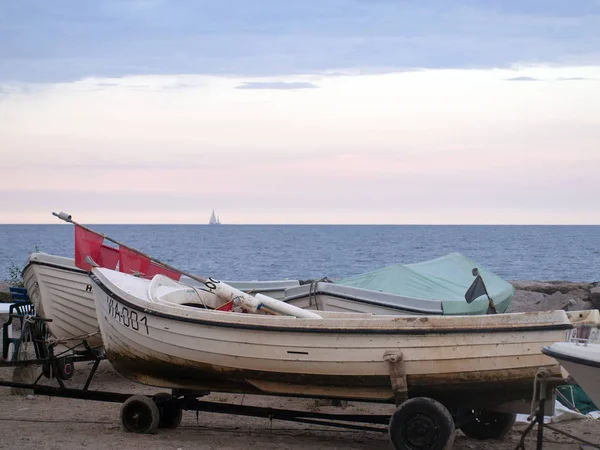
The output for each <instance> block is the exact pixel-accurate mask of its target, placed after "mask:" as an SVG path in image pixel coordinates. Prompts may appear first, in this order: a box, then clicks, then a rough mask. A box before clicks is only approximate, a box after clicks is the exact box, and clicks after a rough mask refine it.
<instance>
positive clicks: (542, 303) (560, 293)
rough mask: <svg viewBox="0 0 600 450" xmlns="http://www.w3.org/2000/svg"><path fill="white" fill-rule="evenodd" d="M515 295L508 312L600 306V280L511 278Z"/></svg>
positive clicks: (595, 307) (566, 309)
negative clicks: (519, 279)
mask: <svg viewBox="0 0 600 450" xmlns="http://www.w3.org/2000/svg"><path fill="white" fill-rule="evenodd" d="M510 283H511V284H512V285H513V286H514V287H515V296H514V297H513V300H512V302H511V305H510V307H509V309H508V312H530V311H541V310H546V311H547V310H555V309H563V310H565V311H580V310H585V309H600V282H595V283H577V282H571V281H525V280H524V281H510Z"/></svg>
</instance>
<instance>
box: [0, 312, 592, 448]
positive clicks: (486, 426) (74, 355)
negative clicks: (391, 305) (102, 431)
mask: <svg viewBox="0 0 600 450" xmlns="http://www.w3.org/2000/svg"><path fill="white" fill-rule="evenodd" d="M13 319H16V320H18V321H20V324H19V325H20V329H21V333H20V335H19V337H16V338H13V337H11V336H12V335H11V333H9V327H12V326H13ZM49 321H51V319H46V318H42V317H39V316H38V315H37V314H36V312H35V310H34V308H33V305H32V304H31V303H18V304H13V305H11V307H10V310H9V319H8V321H7V322H6V323H5V324H4V325H3V330H2V333H3V343H2V360H0V368H2V367H28V366H29V367H31V366H38V367H39V366H41V371H40V373H39V375H38V376H37V377H36V378H35V380H34V381H33V382H32V383H22V382H17V381H5V380H0V386H1V387H10V388H14V389H19V390H26V391H29V392H30V393H32V394H34V395H44V396H51V397H62V398H71V399H79V400H92V401H100V402H111V403H121V404H122V406H121V413H120V422H121V425H122V426H123V428H124V429H125V430H127V431H130V432H134V433H154V432H156V431H157V429H161V428H162V429H174V428H177V427H178V426H179V424H180V423H181V420H182V415H183V411H196V412H211V413H220V414H232V415H239V416H250V417H261V418H265V419H269V420H271V421H272V420H274V419H275V420H282V421H289V422H298V423H304V424H311V425H321V426H329V427H336V428H345V429H351V430H360V431H370V432H380V433H388V432H389V433H390V439H391V441H392V445H393V446H394V448H396V449H397V450H405V449H412V448H421V449H429V448H431V449H434V448H435V449H437V448H440V449H449V448H452V447H451V442H453V441H454V429H459V428H460V429H461V430H463V432H464V433H465V434H466V435H467V436H470V437H472V438H475V439H489V438H499V437H502V436H503V435H504V434H505V433H506V432H507V431H508V430H509V429H510V427H512V423H513V422H514V417H513V418H512V422H511V421H510V418H509V417H508V416H507V415H506V414H505V415H502V414H503V413H497V415H494V413H491V414H490V415H485V413H484V415H483V416H481V415H477V413H475V412H469V414H464V413H463V414H456V412H455V414H453V415H450V414H449V413H448V410H447V409H446V408H445V407H443V406H442V405H441V404H440V403H439V402H437V401H435V400H433V399H430V398H426V397H413V398H410V399H409V398H408V388H407V383H406V372H405V366H404V360H403V355H402V352H389V353H386V355H385V356H384V359H385V361H386V362H388V364H389V367H390V383H391V387H392V391H393V393H394V398H395V401H396V404H397V406H398V408H397V409H396V411H395V412H394V414H392V415H385V414H384V415H375V414H335V413H320V412H311V411H298V410H289V409H279V408H270V407H258V406H249V405H237V404H231V403H222V402H213V401H204V400H200V398H202V397H204V396H206V395H208V394H210V392H204V391H190V390H184V389H173V390H172V391H171V392H170V393H167V392H164V393H158V394H153V395H137V394H126V393H120V392H107V391H96V390H93V389H89V387H90V384H91V383H92V380H93V377H94V375H95V374H96V371H97V369H98V367H99V364H100V362H101V361H103V360H105V359H106V355H105V354H104V351H103V350H102V349H94V348H91V347H90V346H89V345H88V344H87V343H86V341H85V340H84V341H83V344H82V343H81V342H78V343H77V345H76V346H74V347H68V348H67V349H66V350H62V351H57V347H58V344H59V342H56V341H53V340H52V339H51V338H50V336H49V334H48V330H47V327H46V323H47V322H49ZM28 344H33V348H34V350H35V357H34V358H30V359H27V358H25V359H23V357H22V354H21V353H22V352H21V350H22V349H23V348H24V346H26V345H28ZM11 345H12V346H13V347H14V348H12V349H11V348H10V346H11ZM11 350H12V352H11ZM9 355H10V356H9ZM92 361H93V365H92V367H91V370H90V372H89V373H88V375H87V377H86V379H85V382H84V384H83V386H82V387H81V388H73V387H67V386H66V385H65V383H64V382H65V381H66V380H69V379H70V378H72V376H73V373H74V367H75V364H76V363H81V362H92ZM43 378H45V379H49V380H54V381H56V383H57V384H58V386H52V385H48V384H42V383H41V380H42V379H43ZM535 381H536V386H537V389H536V392H538V395H537V396H536V394H535V392H534V400H535V401H537V404H538V408H537V409H536V411H535V413H532V414H531V416H530V419H533V420H532V422H531V424H530V425H529V426H528V428H527V429H526V430H525V431H524V432H523V435H522V438H521V440H520V442H519V444H518V445H517V447H516V448H515V450H525V438H526V436H527V435H528V434H529V433H530V432H531V431H532V430H533V428H534V427H535V425H536V424H537V426H538V430H537V447H536V448H537V450H541V449H542V446H543V431H544V428H548V429H551V430H552V431H555V432H557V433H561V434H563V435H566V436H567V437H569V438H571V439H574V440H577V441H579V442H582V443H584V444H586V445H588V446H589V448H597V449H600V445H597V444H594V443H591V442H588V441H585V440H582V439H580V438H578V437H576V436H573V435H571V434H568V433H565V432H563V431H561V430H558V429H556V428H554V427H552V426H550V425H547V424H544V420H543V418H544V412H545V400H546V397H545V395H546V383H547V381H549V380H548V378H547V375H546V374H545V373H544V372H543V371H540V372H538V375H536V380H535ZM330 400H331V399H330ZM440 407H441V408H440ZM422 411H426V412H428V413H429V414H426V415H425V417H423V415H422V414H420V413H421V412H422ZM428 416H429V417H428ZM446 435H448V436H451V439H450V438H448V442H447V444H450V446H448V445H446V446H444V442H445V440H446V437H445V436H446ZM440 444H441V446H440Z"/></svg>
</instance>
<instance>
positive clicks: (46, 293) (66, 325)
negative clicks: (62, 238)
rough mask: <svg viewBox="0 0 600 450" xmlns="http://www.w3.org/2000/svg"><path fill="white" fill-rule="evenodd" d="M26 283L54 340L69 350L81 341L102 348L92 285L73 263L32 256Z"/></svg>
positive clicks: (26, 270) (34, 254) (60, 258)
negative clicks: (60, 342) (46, 320)
mask: <svg viewBox="0 0 600 450" xmlns="http://www.w3.org/2000/svg"><path fill="white" fill-rule="evenodd" d="M23 281H24V284H25V287H26V288H27V292H28V294H29V297H30V298H31V302H32V303H33V305H34V307H35V308H36V310H37V311H39V313H40V315H41V316H42V317H45V318H48V319H51V320H52V321H51V322H48V323H47V325H48V328H49V330H50V333H51V334H52V335H53V336H54V337H55V338H57V339H60V340H62V341H63V342H64V343H65V344H66V345H69V346H72V345H76V344H77V343H81V342H82V340H86V341H87V342H88V344H89V345H90V346H92V347H99V346H102V338H101V336H100V332H99V328H98V319H97V318H96V309H95V306H94V296H93V294H92V283H91V281H90V278H89V275H88V274H87V272H85V271H84V270H81V269H78V268H77V267H75V264H74V263H73V260H72V259H70V258H63V257H59V256H52V255H46V254H43V253H33V254H31V255H30V256H29V259H28V262H27V265H26V267H25V269H24V270H23Z"/></svg>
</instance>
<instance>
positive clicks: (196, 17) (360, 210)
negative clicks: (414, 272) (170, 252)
mask: <svg viewBox="0 0 600 450" xmlns="http://www.w3.org/2000/svg"><path fill="white" fill-rule="evenodd" d="M599 167H600V0H580V1H578V2H565V1H563V0H560V1H559V0H546V1H537V0H529V1H527V2H522V1H513V0H504V1H500V0H485V1H484V0H456V1H453V2H447V1H442V0H424V1H409V0H319V1H318V2H317V1H316V0H315V1H312V0H303V1H296V0H287V1H285V2H284V1H280V0H254V1H252V2H248V1H242V0H223V1H221V2H214V1H203V0H198V1H192V0H177V1H175V0H173V1H169V0H131V1H125V0H124V1H121V0H119V1H116V0H115V1H113V0H98V1H96V2H81V1H66V0H54V1H52V2H44V1H31V0H20V1H19V2H13V1H10V0H0V200H1V201H0V204H1V205H2V207H1V208H0V223H59V221H58V220H56V219H55V218H53V217H52V215H51V213H52V211H56V212H58V211H60V210H64V211H67V212H69V213H70V214H72V215H73V218H74V219H76V220H78V221H80V222H82V223H207V221H208V218H209V216H210V213H211V211H212V210H213V209H215V211H216V213H217V215H219V216H220V218H221V221H222V222H223V223H226V224H227V223H229V224H270V223H277V224H292V223H294V224H303V223H314V224H321V223H323V224H337V223H348V224H425V223H428V224H429V223H435V224H446V223H448V224H488V223H489V224H600V208H597V204H598V200H597V199H598V192H600V188H599V187H598V170H599V169H598V168H599Z"/></svg>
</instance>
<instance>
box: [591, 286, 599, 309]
mask: <svg viewBox="0 0 600 450" xmlns="http://www.w3.org/2000/svg"><path fill="white" fill-rule="evenodd" d="M590 302H591V303H592V307H593V308H594V309H600V284H596V286H594V287H593V288H592V289H590Z"/></svg>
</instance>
